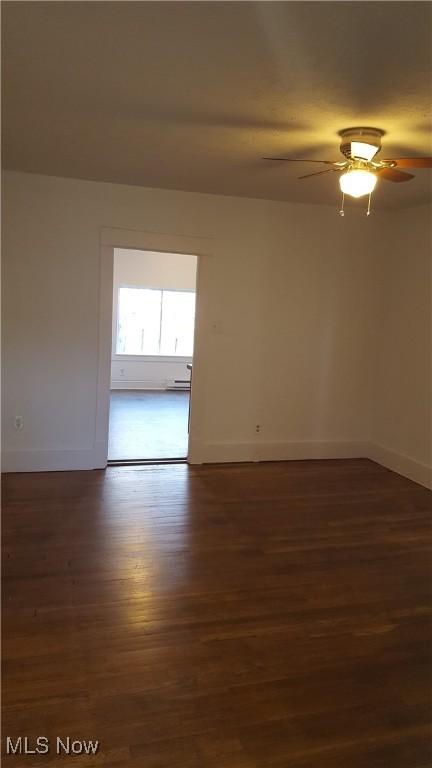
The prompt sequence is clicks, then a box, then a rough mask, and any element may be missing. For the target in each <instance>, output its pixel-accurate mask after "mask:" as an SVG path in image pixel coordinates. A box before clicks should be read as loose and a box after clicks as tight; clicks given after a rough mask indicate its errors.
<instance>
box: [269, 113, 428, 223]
mask: <svg viewBox="0 0 432 768" xmlns="http://www.w3.org/2000/svg"><path fill="white" fill-rule="evenodd" d="M339 136H340V137H341V144H340V151H341V152H342V154H343V155H344V157H345V160H342V161H335V160H306V159H302V158H298V157H296V158H291V157H264V158H263V160H280V161H283V162H287V163H321V164H323V165H330V166H331V168H326V169H325V170H323V171H316V172H315V173H307V174H305V175H303V176H299V177H298V178H299V179H308V178H310V177H311V176H321V175H322V174H323V173H334V172H337V173H341V174H342V175H341V176H340V177H339V185H340V188H341V190H342V207H341V210H340V211H339V213H340V214H341V216H343V215H344V210H343V207H344V198H345V195H350V196H351V197H362V196H363V195H369V203H368V209H367V215H368V216H369V213H370V198H371V194H372V192H373V190H374V189H375V186H376V183H377V179H378V178H382V179H385V180H386V181H394V182H402V181H410V179H413V178H414V174H412V173H406V172H405V171H400V170H398V169H399V168H432V157H398V158H392V159H390V160H377V159H376V156H377V154H378V152H380V151H381V137H382V136H384V131H382V130H381V129H380V128H345V129H344V130H343V131H339Z"/></svg>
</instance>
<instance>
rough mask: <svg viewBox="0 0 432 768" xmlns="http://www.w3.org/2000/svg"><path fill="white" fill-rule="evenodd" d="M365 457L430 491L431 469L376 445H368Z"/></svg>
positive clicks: (431, 485)
mask: <svg viewBox="0 0 432 768" xmlns="http://www.w3.org/2000/svg"><path fill="white" fill-rule="evenodd" d="M367 457H368V458H369V459H371V460H372V461H375V462H376V463H377V464H381V466H383V467H386V468H387V469H391V470H392V472H397V473H398V474H399V475H403V476H404V477H407V478H408V479H409V480H413V481H414V482H415V483H419V484H420V485H424V486H425V487H426V488H431V489H432V467H429V466H428V465H427V464H422V463H421V462H419V461H415V460H414V459H411V458H410V457H409V456H405V455H404V454H402V453H396V452H395V451H391V450H390V449H389V448H386V447H385V446H384V445H379V444H378V443H370V444H369V447H368V453H367Z"/></svg>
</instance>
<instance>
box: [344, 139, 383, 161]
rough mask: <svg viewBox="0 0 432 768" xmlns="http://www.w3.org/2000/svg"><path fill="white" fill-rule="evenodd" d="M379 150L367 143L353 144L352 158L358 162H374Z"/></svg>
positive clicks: (354, 142)
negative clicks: (373, 159)
mask: <svg viewBox="0 0 432 768" xmlns="http://www.w3.org/2000/svg"><path fill="white" fill-rule="evenodd" d="M378 150H379V147H375V146H374V145H373V144H367V142H365V141H352V142H351V157H352V158H355V159H356V160H367V161H369V160H372V158H373V157H375V155H376V153H377V152H378Z"/></svg>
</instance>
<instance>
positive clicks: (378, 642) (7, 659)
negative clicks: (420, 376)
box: [2, 460, 432, 768]
mask: <svg viewBox="0 0 432 768" xmlns="http://www.w3.org/2000/svg"><path fill="white" fill-rule="evenodd" d="M3 487H4V490H3V761H2V765H7V766H9V765H10V766H19V768H21V766H40V767H41V768H42V767H43V766H57V765H58V766H64V765H67V766H77V767H78V766H80V768H82V767H83V766H86V767H87V766H100V765H103V766H104V767H105V768H114V767H116V768H119V767H121V766H128V767H130V768H430V766H431V765H432V755H431V744H430V725H429V721H430V713H431V708H430V704H431V701H430V690H431V686H430V684H431V674H430V667H431V664H430V662H431V657H430V651H431V645H430V641H431V618H430V616H431V584H432V580H431V575H432V573H431V557H430V555H431V550H430V539H431V527H430V513H431V499H432V494H431V493H430V492H429V491H427V490H426V489H425V488H422V487H421V486H419V485H416V484H414V483H411V482H410V481H408V480H405V479H404V478H402V477H400V476H399V475H396V474H393V473H392V472H389V471H387V470H385V469H383V468H382V467H379V466H378V465H376V464H374V463H372V462H370V461H368V460H350V461H310V462H306V461H304V462H286V463H268V464H258V465H219V466H203V467H188V466H187V465H177V466H161V467H155V466H151V467H140V468H111V469H109V470H107V471H106V472H99V471H97V472H70V473H44V474H28V475H6V476H5V477H4V486H3ZM7 735H10V736H13V737H17V736H19V735H27V736H29V737H33V738H34V737H36V736H40V735H44V736H48V737H50V738H51V744H52V745H53V748H52V750H51V751H50V753H49V754H48V755H34V756H31V755H27V756H23V755H21V757H19V756H13V755H11V756H9V757H5V755H4V748H5V738H6V736H7ZM57 736H60V737H61V738H63V739H64V738H65V737H67V736H70V737H71V738H73V739H93V740H99V742H100V748H99V751H98V753H97V754H96V755H95V756H83V755H76V756H75V757H73V758H72V757H69V758H67V757H66V756H65V755H64V754H63V755H62V756H57V755H56V754H55V751H54V741H55V738H56V737H57Z"/></svg>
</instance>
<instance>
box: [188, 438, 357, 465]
mask: <svg viewBox="0 0 432 768" xmlns="http://www.w3.org/2000/svg"><path fill="white" fill-rule="evenodd" d="M367 447H368V443H366V442H356V441H346V440H336V441H326V440H319V441H318V440H317V441H310V440H308V441H302V442H274V443H262V442H256V443H205V444H204V445H203V446H202V447H201V458H202V461H201V462H193V463H204V464H207V463H208V464H211V463H212V462H220V463H227V462H235V461H290V460H295V459H297V460H298V459H355V458H366V457H367Z"/></svg>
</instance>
